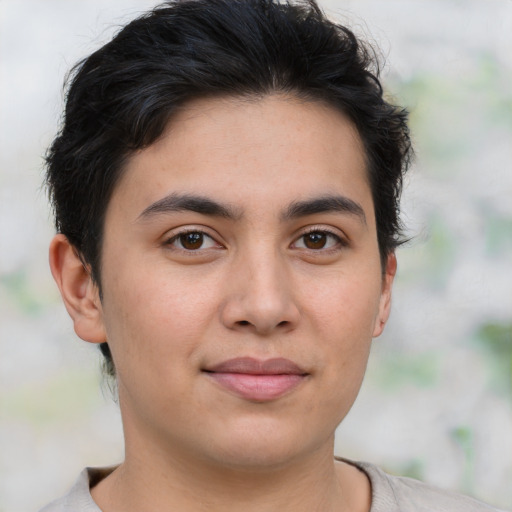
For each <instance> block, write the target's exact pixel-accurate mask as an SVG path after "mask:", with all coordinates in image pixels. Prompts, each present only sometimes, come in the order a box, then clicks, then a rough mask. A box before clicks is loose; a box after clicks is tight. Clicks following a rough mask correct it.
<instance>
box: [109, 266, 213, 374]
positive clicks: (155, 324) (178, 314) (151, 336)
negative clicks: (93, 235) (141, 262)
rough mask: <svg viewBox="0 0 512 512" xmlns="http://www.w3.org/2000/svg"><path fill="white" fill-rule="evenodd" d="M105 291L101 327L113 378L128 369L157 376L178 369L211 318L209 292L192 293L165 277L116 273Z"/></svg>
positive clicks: (189, 286) (174, 280)
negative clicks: (114, 373) (114, 368)
mask: <svg viewBox="0 0 512 512" xmlns="http://www.w3.org/2000/svg"><path fill="white" fill-rule="evenodd" d="M108 285H109V286H108V287H107V286H105V290H106V292H107V293H106V294H105V297H104V303H105V306H104V323H105V327H106V331H107V339H108V341H109V344H110V345H111V350H112V354H113V357H114V361H115V363H116V366H117V368H118V373H122V372H123V368H124V367H125V366H127V365H130V364H131V363H133V364H134V366H136V367H137V368H139V369H140V368H149V369H150V371H159V370H158V369H159V368H160V369H161V370H162V371H163V372H165V371H167V369H168V366H169V365H173V364H175V365H176V366H179V361H180V360H183V358H185V357H190V356H191V354H192V353H193V352H194V349H195V348H196V346H197V343H198V340H199V339H201V334H202V333H203V331H204V328H205V325H207V324H208V322H209V318H211V316H212V315H213V314H214V308H213V307H212V302H213V300H214V298H213V297H212V293H211V292H210V293H208V292H206V291H205V293H198V292H197V290H196V289H195V287H194V286H191V284H190V283H182V282H180V281H179V280H177V279H166V278H165V273H159V272H154V273H150V272H146V273H136V275H133V273H132V275H126V274H125V273H123V272H118V273H116V279H115V280H112V281H111V282H110V283H108ZM142 360H145V361H147V364H145V365H142V364H140V362H141V361H142ZM132 370H133V371H139V370H136V369H130V371H132Z"/></svg>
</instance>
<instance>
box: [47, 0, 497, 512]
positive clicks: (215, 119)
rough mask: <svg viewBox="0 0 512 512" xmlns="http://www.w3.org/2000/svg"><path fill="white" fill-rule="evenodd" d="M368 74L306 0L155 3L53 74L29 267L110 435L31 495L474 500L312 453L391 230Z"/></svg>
mask: <svg viewBox="0 0 512 512" xmlns="http://www.w3.org/2000/svg"><path fill="white" fill-rule="evenodd" d="M378 74H379V73H378V64H377V61H376V58H375V56H374V52H373V51H372V50H371V48H370V47H369V46H368V45H367V44H365V43H363V42H362V41H360V40H358V39H357V38H356V37H355V36H354V34H353V33H352V32H351V31H350V30H348V29H347V28H346V27H343V26H340V25H338V24H336V23H334V22H332V21H329V20H328V19H327V18H326V17H325V16H324V14H323V13H322V11H321V10H320V8H319V7H318V5H317V4H316V3H315V1H314V0H309V1H296V2H291V1H290V2H286V3H279V2H277V1H273V0H181V1H180V0H175V1H168V2H166V3H164V4H163V5H161V6H160V7H157V8H155V9H154V10H152V11H151V12H148V13H146V14H144V15H143V16H141V17H140V18H138V19H136V20H134V21H132V22H131V23H129V24H128V25H127V26H125V27H124V28H123V29H122V30H121V31H120V32H119V33H118V34H117V35H116V36H115V37H114V38H113V39H112V40H111V41H110V42H109V43H108V44H106V45H105V46H103V47H102V48H100V49H99V50H98V51H96V52H95V53H93V54H92V55H91V56H89V57H88V58H86V59H85V60H84V61H83V62H81V63H80V64H79V65H77V67H75V69H74V72H73V74H72V78H71V82H70V85H69V89H68V94H67V99H66V109H65V116H64V121H63V126H62V129H61V132H60V133H59V134H58V136H57V137H56V139H55V141H54V142H53V144H52V146H51V147H50V149H49V151H48V156H47V185H48V188H49V192H50V197H51V201H52V204H53V207H54V212H55V219H56V228H57V232H58V233H57V235H56V236H55V237H54V239H53V240H52V242H51V246H50V266H51V270H52V273H53V276H54V278H55V280H56V282H57V285H58V287H59V289H60V292H61V295H62V298H63V301H64V304H65V306H66V309H67V311H68V313H69V315H70V316H71V318H72V321H73V325H74V329H75V332H76V334H77V335H78V336H79V337H80V338H82V339H83V340H85V341H87V342H90V343H96V344H98V345H99V347H100V349H101V352H102V353H103V355H104V357H105V367H106V371H107V373H108V374H109V375H110V376H111V377H112V378H115V379H116V383H117V391H118V395H119V405H120V410H121V415H122V420H123V428H124V436H125V447H126V448H125V459H124V461H123V462H122V463H121V464H120V465H118V466H113V467H110V468H93V469H91V468H88V469H85V470H84V471H83V473H82V474H81V475H80V477H79V479H78V480H77V482H76V484H75V485H74V487H73V488H72V489H71V491H70V492H69V493H68V494H67V495H66V496H65V497H63V498H61V499H58V500H56V501H55V502H53V503H52V504H50V505H48V506H47V507H45V508H44V509H43V511H44V512H65V511H66V512H68V511H73V512H79V511H89V512H92V511H100V510H101V511H103V512H113V511H121V510H122V511H124V512H130V511H140V510H184V511H187V512H188V511H190V512H195V511H203V510H209V511H217V510H223V511H230V510H233V511H234V510H236V511H240V510H243V511H247V512H250V511H274V510H279V511H281V512H286V511H292V510H293V511H294V512H298V511H312V510H318V511H323V512H330V511H337V512H347V511H351V512H363V511H366V512H367V511H371V512H404V511H407V512H426V511H429V512H430V511H433V510H436V511H439V512H441V511H450V512H456V511H464V512H471V511H473V512H478V511H481V512H484V511H491V510H494V509H492V508H491V507H489V506H487V505H484V504H482V503H479V502H477V501H475V500H473V499H471V498H468V497H463V496H459V495H456V494H452V493H450V492H447V491H443V490H438V489H434V488H432V487H430V486H428V485H425V484H422V483H420V482H417V481H414V480H411V479H406V478H400V477H394V476H390V475H387V474H385V473H384V472H382V471H381V470H380V469H379V468H377V467H375V466H373V465H371V464H369V463H362V462H353V461H349V460H345V459H339V458H335V457H334V454H333V450H334V448H333V446H334V431H335V429H336V427H337V426H338V424H339V423H340V422H341V421H342V420H343V418H344V417H345V415H346V414H347V413H348V411H349V409H350V408H351V406H352V404H353V403H354V400H355V399H356V396H357V394H358V391H359V388H360V386H361V382H362V379H363V375H364V372H365V367H366V363H367V359H368V355H369V350H370V346H371V342H372V339H373V338H374V337H377V336H379V335H380V334H381V333H382V331H383V329H384V327H385V324H386V322H387V320H388V316H389V312H390V303H391V292H392V285H393V280H394V277H395V273H396V268H397V262H396V256H395V249H396V247H397V246H398V245H399V244H400V243H401V242H402V240H403V236H402V229H401V223H400V219H399V200H400V192H401V184H402V178H403V175H404V173H405V172H406V171H407V168H408V166H409V162H410V159H411V153H412V149H411V143H410V137H409V130H408V126H407V112H406V111H405V110H404V109H402V108H400V107H398V106H395V105H392V104H391V103H389V102H387V101H385V99H384V97H383V92H382V87H381V84H380V81H379V78H378Z"/></svg>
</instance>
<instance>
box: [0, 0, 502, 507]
mask: <svg viewBox="0 0 512 512" xmlns="http://www.w3.org/2000/svg"><path fill="white" fill-rule="evenodd" d="M320 3H321V5H322V6H323V7H324V9H325V10H326V11H327V12H328V13H329V14H330V15H331V16H332V17H336V18H338V19H340V20H341V21H342V22H345V23H346V24H348V25H349V26H350V27H352V29H354V30H355V31H356V32H357V33H358V34H360V35H363V36H364V37H366V38H368V39H370V40H371V41H373V42H374V43H376V44H377V45H378V46H380V47H381V49H382V54H383V56H384V57H385V58H386V66H385V67H384V70H383V78H384V83H385V85H386V88H387V91H388V94H389V95H390V96H391V97H393V98H394V99H395V100H396V101H397V102H399V103H402V104H405V105H406V106H408V108H409V109H410V111H411V124H412V130H413V136H414V139H415V144H416V152H417V158H416V163H415V166H414V169H413V171H412V172H411V173H410V175H409V177H408V178H407V180H406V184H405V193H404V203H403V219H404V221H405V224H406V225H407V226H408V235H409V236H411V237H412V241H411V242H410V243H409V244H407V245H406V246H404V247H403V248H401V249H400V250H399V254H398V258H399V274H398V279H397V282H396V289H395V295H394V307H393V313H392V317H391V322H390V324H389V326H388V328H387V331H386V333H385V334H384V335H383V336H382V337H381V338H379V339H377V340H376V341H375V343H374V350H373V354H372V358H371V360H370V365H369V368H368V372H367V378H366V381H365V384H364V386H363V389H362V391H361V395H360V397H359V399H358V402H356V405H355V406H354V408H353V410H352V411H351V412H350V414H349V416H348V417H347V418H346V420H345V421H344V423H343V425H342V426H341V427H340V428H339V431H338V435H337V441H336V452H337V453H338V454H339V455H343V456H345V457H349V458H354V459H359V460H368V461H371V462H374V463H377V464H379V465H381V466H382V467H384V468H385V469H386V470H388V471H390V472H393V473H399V474H405V475H410V476H414V477H417V478H420V479H422V480H425V481H428V482H431V483H433V484H435V485H438V486H442V487H445V488H450V489H454V490H458V491H461V492H464V493H466V494H471V495H473V496H476V497H478V498H480V499H482V500H485V501H488V502H490V503H492V504H494V505H497V506H500V507H502V508H510V507H512V485H511V482H512V168H511V166H512V1H511V0H428V1H427V0H424V1H422V0H386V1H382V0H357V1H356V0H354V1H343V0H330V1H328V0H323V1H322V0H321V1H320ZM154 5H155V2H153V1H149V0H109V2H108V3H107V2H104V1H102V0H81V1H78V0H45V1H44V2H41V1H40V0H0V66H1V68H0V512H21V511H29V510H34V511H35V510H37V509H38V508H39V507H40V506H42V505H43V504H44V503H46V502H48V501H50V500H51V499H53V498H55V497H57V496H59V495H61V494H63V493H64V491H65V490H66V489H67V488H68V487H69V486H70V485H71V484H72V483H73V481H74V479H75V478H76V476H77V475H78V473H79V472H80V470H81V469H82V468H83V467H84V466H86V465H93V466H94V465H96V466H99V465H108V464H112V463H115V462H118V461H120V460H121V459H122V453H123V445H122V433H121V426H120V420H119V413H118V409H117V405H116V404H115V402H114V401H113V400H112V397H111V393H110V391H109V389H108V386H107V385H106V384H105V383H102V379H101V375H100V370H99V366H100V358H99V355H98V352H97V350H96V347H94V346H89V345H88V344H87V343H84V342H81V341H80V340H78V338H77V337H76V336H75V335H74V333H73V329H72V326H71V322H70V320H69V319H68V317H67V314H66V312H65V310H64V307H63V306H62V304H61V302H60V298H59V295H58V292H57V289H56V287H55V285H54V283H53V281H52V278H51V275H50V272H49V270H48V265H47V247H48V243H49V241H50V238H51V236H52V234H53V228H52V220H51V214H50V212H49V209H48V206H47V200H46V195H45V191H44V190H43V189H42V188H41V183H42V155H43V154H44V152H45V148H46V147H47V146H48V145H49V143H50V142H51V140H52V138H53V136H54V135H55V133H56V130H57V127H58V122H59V118H60V112H61V110H62V106H63V101H62V99H63V94H62V83H63V77H64V74H65V73H66V71H67V70H68V69H69V68H70V67H71V66H72V65H73V64H74V63H75V62H76V61H77V60H78V59H80V58H81V57H84V56H86V55H88V54H89V53H90V52H91V51H93V50H94V49H96V48H98V47H99V46H100V45H102V44H103V43H105V42H106V41H107V40H109V38H110V37H111V35H112V33H113V32H114V31H116V30H118V28H119V27H120V26H121V25H122V24H123V23H124V22H126V21H127V20H129V19H131V18H133V17H134V16H135V15H137V14H139V13H141V12H142V11H144V10H145V9H147V8H150V7H152V6H154Z"/></svg>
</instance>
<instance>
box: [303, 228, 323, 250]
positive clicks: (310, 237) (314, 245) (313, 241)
mask: <svg viewBox="0 0 512 512" xmlns="http://www.w3.org/2000/svg"><path fill="white" fill-rule="evenodd" d="M326 243H327V234H326V233H322V232H320V231H314V232H313V233H308V234H306V235H304V245H305V246H306V247H307V248H308V249H323V248H324V247H325V244H326Z"/></svg>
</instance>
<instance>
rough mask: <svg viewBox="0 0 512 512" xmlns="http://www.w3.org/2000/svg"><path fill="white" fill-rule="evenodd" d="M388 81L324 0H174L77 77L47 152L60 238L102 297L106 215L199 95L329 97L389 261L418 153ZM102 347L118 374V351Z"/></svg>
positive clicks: (137, 23)
mask: <svg viewBox="0 0 512 512" xmlns="http://www.w3.org/2000/svg"><path fill="white" fill-rule="evenodd" d="M378 75H379V66H378V59H377V58H376V56H375V53H374V52H373V51H372V50H371V48H370V47H369V46H367V45H365V44H364V43H362V42H361V41H359V40H358V39H357V38H356V37H355V36H354V34H353V33H352V32H351V31H350V30H348V29H347V28H346V27H343V26H341V25H338V24H335V23H334V22H331V21H329V20H328V19H327V18H326V17H325V16H324V14H323V13H322V11H321V10H320V8H319V7H318V5H317V4H316V2H315V0H309V1H306V0H304V1H296V2H292V1H290V2H286V3H279V2H278V1H277V0H276V1H274V0H175V1H170V2H166V3H164V4H163V5H161V6H159V7H157V8H155V9H154V10H152V11H150V12H148V13H146V14H144V15H143V16H141V17H140V18H138V19H135V20H134V21H132V22H131V23H129V24H128V25H127V26H125V27H124V28H123V29H122V30H121V31H120V32H119V33H118V34H117V35H116V36H115V37H114V38H113V39H112V41H110V42H109V43H108V44H106V45H105V46H103V47H102V48H100V49H99V50H98V51H96V52H95V53H93V54H92V55H91V56H89V57H88V58H86V59H84V60H83V61H82V62H80V63H79V64H77V65H76V66H75V68H74V69H73V70H72V73H71V75H70V78H69V88H68V92H67V98H66V108H65V115H64V121H63V125H62V129H61V131H60V133H59V134H58V136H57V137H56V139H55V141H54V142H53V144H52V146H51V147H50V149H49V150H48V154H47V178H46V182H47V186H48V189H49V193H50V198H51V201H52V204H53V208H54V212H55V222H56V227H57V230H58V231H59V232H61V233H63V234H64V235H66V236H67V238H68V239H69V241H70V243H71V244H72V245H73V246H74V247H75V248H76V250H77V252H78V253H79V254H80V256H81V258H82V260H83V262H84V264H86V265H87V266H88V267H89V268H90V271H91V274H92V278H93V279H94V280H95V282H96V283H97V284H98V286H99V287H100V291H101V279H100V277H101V275H100V274H101V268H100V253H101V242H102V230H103V222H104V216H105V212H106V209H107V205H108V202H109V200H110V197H111V194H112V191H113V190H114V188H115V185H116V183H117V182H118V180H119V177H120V174H121V173H122V170H123V163H124V162H125V161H126V159H127V157H129V156H130V154H132V153H133V152H134V151H136V150H138V149H141V148H144V147H147V146H149V145H151V144H152V143H154V142H155V141H156V140H157V138H158V137H159V136H160V135H161V134H162V132H163V131H164V129H165V127H166V125H167V123H168V122H169V120H170V119H171V118H172V116H173V113H174V112H176V109H177V108H179V107H180V106H183V105H184V104H185V103H186V102H189V101H191V100H193V99H196V98H200V97H207V96H262V95H265V94H269V93H272V92H285V93H291V94H295V95H297V96H299V97H301V98H304V99H308V100H319V101H324V102H326V103H328V104H330V105H332V106H333V107H335V108H337V109H339V110H340V111H342V112H344V113H345V114H346V115H347V116H348V117H349V118H350V119H351V120H352V122H353V123H354V125H355V126H356V127H357V129H358V131H359V134H360V136H361V139H362V141H363V143H364V147H365V151H366V158H367V168H368V176H369V181H370V187H371V191H372V196H373V201H374V207H375V214H376V223H377V236H378V243H379V250H380V254H381V259H382V261H384V260H385V258H386V256H387V255H388V254H389V253H390V252H392V251H393V250H394V248H395V247H396V246H397V245H398V244H400V243H401V236H402V235H401V225H400V220H399V199H400V193H401V188H402V176H403V173H404V172H405V171H406V169H407V167H408V164H409V159H410V154H411V148H410V139H409V132H408V128H407V113H406V111H405V110H404V109H401V108H398V107H396V106H394V105H392V104H390V103H388V102H386V101H385V99H384V98H383V91H382V87H381V84H380V82H379V79H378ZM101 348H102V352H103V353H104V355H105V356H106V362H107V370H108V371H109V372H110V373H112V374H113V372H114V368H113V363H112V359H111V356H110V351H109V348H108V345H107V344H106V343H105V344H102V345H101Z"/></svg>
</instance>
